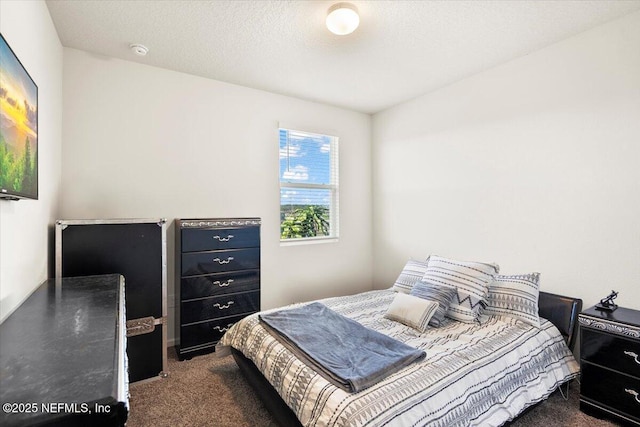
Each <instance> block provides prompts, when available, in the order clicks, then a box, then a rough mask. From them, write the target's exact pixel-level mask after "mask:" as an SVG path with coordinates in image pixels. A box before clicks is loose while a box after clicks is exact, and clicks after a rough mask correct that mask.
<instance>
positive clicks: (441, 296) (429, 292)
mask: <svg viewBox="0 0 640 427" xmlns="http://www.w3.org/2000/svg"><path fill="white" fill-rule="evenodd" d="M455 294H456V290H455V289H453V288H450V287H448V286H440V285H434V284H431V283H427V282H422V281H420V282H418V283H416V284H415V285H414V286H413V289H411V295H413V296H416V297H418V298H422V299H426V300H429V301H435V302H437V303H438V309H437V310H436V312H435V313H434V314H433V317H431V320H430V321H429V325H431V326H433V327H436V328H437V327H439V326H440V325H442V322H444V316H445V314H447V310H448V309H449V305H451V300H453V297H454V296H455Z"/></svg>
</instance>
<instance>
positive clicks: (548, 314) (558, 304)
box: [538, 291, 582, 351]
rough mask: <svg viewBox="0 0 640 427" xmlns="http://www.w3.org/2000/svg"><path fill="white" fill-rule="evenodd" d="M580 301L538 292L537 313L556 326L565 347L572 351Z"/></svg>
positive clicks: (580, 308)
mask: <svg viewBox="0 0 640 427" xmlns="http://www.w3.org/2000/svg"><path fill="white" fill-rule="evenodd" d="M581 311H582V300H581V299H579V298H571V297H566V296H563V295H556V294H551V293H548V292H542V291H540V296H539V298H538V313H539V314H540V316H541V317H544V318H545V319H547V320H549V321H550V322H551V323H553V324H554V325H556V327H557V328H558V330H559V331H560V333H561V334H562V336H563V337H564V339H565V341H566V342H567V345H568V346H569V348H570V349H571V351H573V347H574V346H575V343H576V336H577V330H578V314H580V312H581Z"/></svg>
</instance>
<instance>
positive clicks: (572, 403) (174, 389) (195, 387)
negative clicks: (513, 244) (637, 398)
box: [127, 349, 616, 427]
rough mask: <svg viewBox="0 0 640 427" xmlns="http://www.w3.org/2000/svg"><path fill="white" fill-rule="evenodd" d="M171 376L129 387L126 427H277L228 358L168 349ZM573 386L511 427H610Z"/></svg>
mask: <svg viewBox="0 0 640 427" xmlns="http://www.w3.org/2000/svg"><path fill="white" fill-rule="evenodd" d="M168 372H169V377H168V378H165V379H158V380H153V381H149V382H143V383H136V384H132V385H131V386H130V394H131V397H130V414H129V421H128V422H127V427H163V426H167V427H179V426H184V427H205V426H211V427H227V426H228V427H275V424H274V423H273V420H272V418H271V416H270V415H269V413H268V412H267V410H266V409H265V408H264V406H263V405H262V402H261V401H260V399H259V398H258V397H257V396H256V394H255V393H254V392H253V389H252V388H251V387H250V386H249V384H248V383H247V382H246V381H245V379H244V377H242V374H241V373H240V371H239V370H238V367H237V366H236V364H235V361H234V360H233V358H232V357H231V356H229V357H225V358H222V359H220V358H217V357H216V356H215V355H214V354H210V355H205V356H199V357H195V358H193V359H192V360H188V361H184V362H180V361H178V360H177V358H176V355H175V352H174V350H173V349H170V350H169V363H168ZM578 387H579V385H578V384H577V382H576V381H574V382H573V384H572V386H571V390H570V394H569V396H570V398H569V400H568V401H565V400H564V399H563V398H562V396H560V393H558V392H556V393H554V394H553V395H551V397H550V398H549V399H548V400H546V401H545V402H543V403H541V404H540V405H538V406H536V407H535V408H533V409H531V410H530V411H529V412H527V413H525V414H524V415H522V416H521V417H519V418H518V419H517V420H515V421H514V422H512V423H511V424H509V427H524V426H527V427H556V426H567V427H582V426H585V427H586V426H588V427H611V426H615V425H616V424H613V423H611V422H607V421H602V420H598V419H596V418H592V417H589V416H587V415H585V414H583V413H582V412H580V410H579V409H578V391H579V390H578Z"/></svg>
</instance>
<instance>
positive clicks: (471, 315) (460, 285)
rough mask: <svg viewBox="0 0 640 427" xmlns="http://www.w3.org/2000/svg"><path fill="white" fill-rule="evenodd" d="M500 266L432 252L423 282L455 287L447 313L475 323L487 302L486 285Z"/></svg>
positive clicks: (488, 284)
mask: <svg viewBox="0 0 640 427" xmlns="http://www.w3.org/2000/svg"><path fill="white" fill-rule="evenodd" d="M499 271H500V267H498V266H497V265H496V264H487V263H483V262H473V261H458V260H454V259H448V258H443V257H439V256H435V255H431V256H430V257H429V264H428V266H427V271H426V272H425V274H424V276H423V277H422V281H423V282H427V283H431V284H434V285H442V286H449V287H451V288H455V289H456V290H457V293H456V295H454V297H453V300H452V301H451V304H450V305H449V309H448V310H447V317H450V318H451V319H454V320H459V321H460V322H465V323H477V322H478V321H479V318H480V313H481V311H482V309H484V308H485V307H486V305H487V297H488V295H489V286H490V285H491V284H492V283H493V282H494V281H495V277H496V275H497V274H498V273H499Z"/></svg>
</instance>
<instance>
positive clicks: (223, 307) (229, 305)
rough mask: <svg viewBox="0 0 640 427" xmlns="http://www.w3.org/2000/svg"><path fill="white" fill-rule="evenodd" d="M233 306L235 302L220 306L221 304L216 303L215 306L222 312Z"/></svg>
mask: <svg viewBox="0 0 640 427" xmlns="http://www.w3.org/2000/svg"><path fill="white" fill-rule="evenodd" d="M232 305H233V301H229V302H228V303H226V304H222V305H220V304H219V303H215V304H213V306H214V307H218V308H219V309H220V310H226V309H227V308H229V307H231V306H232Z"/></svg>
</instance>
